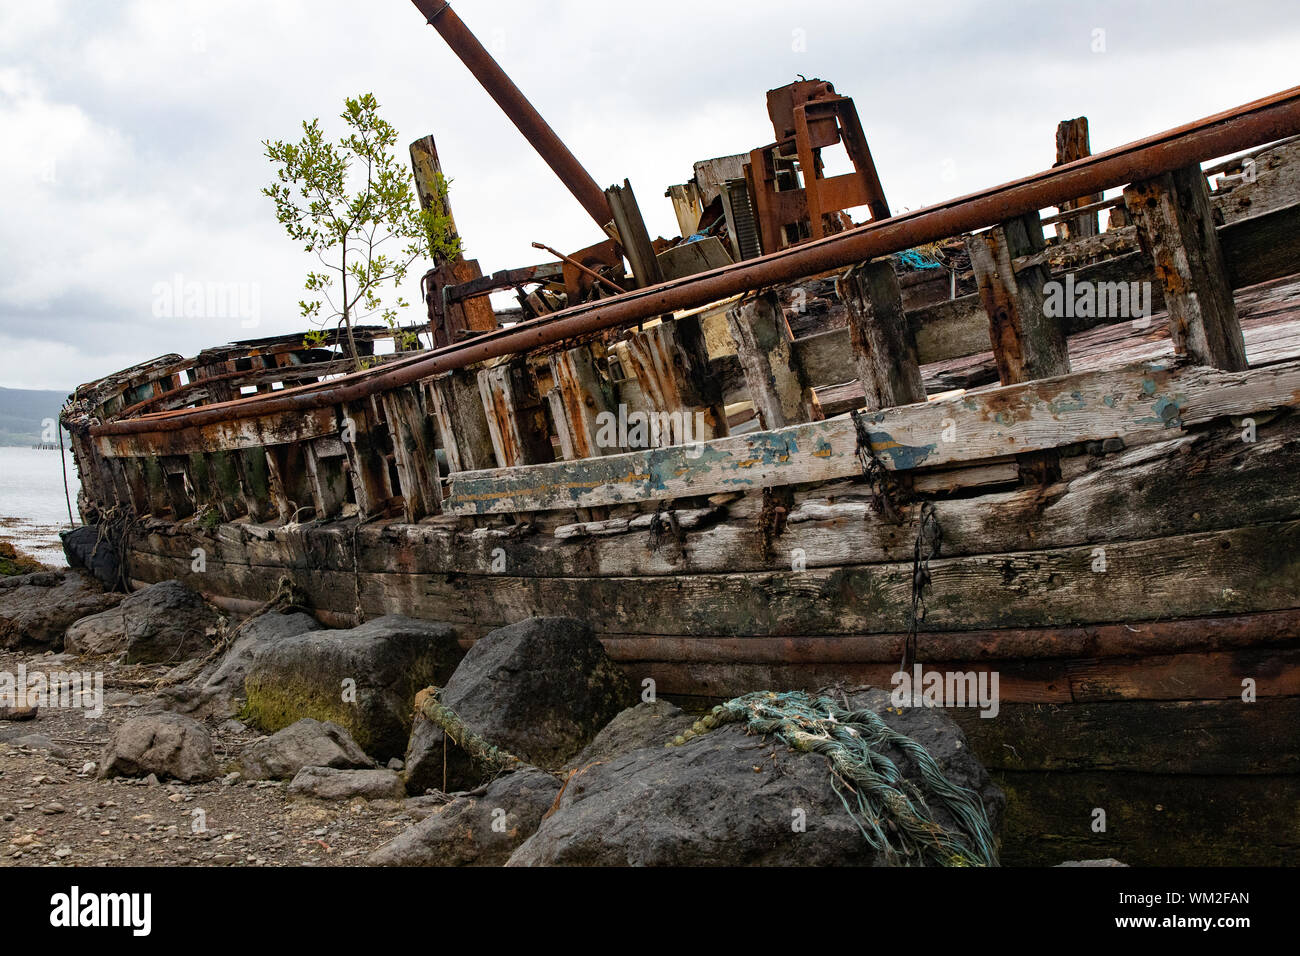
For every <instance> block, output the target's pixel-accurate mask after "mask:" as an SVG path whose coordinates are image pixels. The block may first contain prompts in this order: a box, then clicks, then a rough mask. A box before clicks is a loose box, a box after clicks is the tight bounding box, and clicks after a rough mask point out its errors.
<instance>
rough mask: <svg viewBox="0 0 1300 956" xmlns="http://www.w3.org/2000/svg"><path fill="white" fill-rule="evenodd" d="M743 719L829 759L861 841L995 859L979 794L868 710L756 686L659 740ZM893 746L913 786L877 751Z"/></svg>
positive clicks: (940, 859) (931, 859)
mask: <svg viewBox="0 0 1300 956" xmlns="http://www.w3.org/2000/svg"><path fill="white" fill-rule="evenodd" d="M731 723H744V724H745V725H746V729H747V730H748V732H750V733H758V734H772V735H773V736H775V737H776V738H777V739H778V740H780V741H782V742H783V743H785V744H786V745H787V746H788V747H790V748H792V749H794V750H797V751H799V752H801V753H816V754H821V755H822V756H824V757H826V758H827V760H829V761H830V764H831V786H832V788H833V789H834V790H835V793H836V795H837V796H838V797H839V798H840V802H841V803H843V804H844V809H845V810H847V811H848V812H849V815H850V816H851V817H852V818H853V821H854V823H855V824H857V827H858V829H859V830H860V831H861V832H862V835H863V837H865V838H866V840H867V843H868V844H869V845H870V846H871V847H872V848H873V849H874V850H877V851H879V852H883V853H886V854H891V855H897V856H899V857H901V858H902V859H903V861H904V862H905V863H908V864H920V865H927V864H937V865H940V866H997V865H998V860H997V850H996V844H995V840H994V837H993V831H992V827H991V826H990V825H989V820H988V815H987V814H986V813H985V810H984V804H983V802H982V801H981V800H980V798H979V795H978V794H977V793H975V792H974V791H972V790H970V789H968V788H965V787H960V786H957V785H956V784H954V783H952V782H951V781H949V780H948V778H947V777H945V776H944V774H943V771H942V770H940V769H939V765H938V764H937V763H935V760H934V758H933V757H931V756H930V753H929V751H927V750H926V749H925V748H924V747H923V746H921V745H920V744H918V743H917V742H916V741H915V740H913V739H912V738H910V737H908V736H906V735H904V734H901V733H899V732H898V731H896V730H894V729H893V728H892V727H890V726H889V725H888V724H886V723H885V721H884V720H883V719H882V718H881V717H880V715H879V714H877V713H876V712H875V711H873V710H869V709H862V710H850V709H848V707H847V706H841V705H840V704H837V703H836V702H835V701H834V700H832V699H831V698H829V697H813V696H810V695H808V694H805V693H803V692H801V691H790V692H787V693H775V692H773V691H759V692H757V693H752V694H745V695H744V696H742V697H737V698H735V699H733V700H729V701H727V702H726V703H725V704H719V705H718V706H717V707H714V708H713V711H712V713H711V714H709V715H708V716H706V717H704V718H703V719H702V720H699V721H696V723H695V725H694V726H693V727H692V728H691V729H690V730H687V731H686V732H685V733H683V734H682V735H681V736H679V737H677V738H675V739H674V740H673V741H672V742H670V743H669V744H668V745H667V746H670V747H671V746H681V745H682V744H684V743H686V742H687V741H688V740H690V739H692V738H693V737H696V736H698V735H700V734H703V733H706V732H708V731H709V730H712V729H713V728H715V727H718V726H721V725H723V724H731ZM887 746H894V747H896V748H897V749H898V750H900V751H902V752H903V754H905V755H906V756H907V757H909V758H910V759H911V760H912V761H913V763H915V765H916V768H917V771H918V772H919V774H920V777H921V787H920V788H918V787H917V786H915V785H914V784H912V783H911V782H910V781H909V780H907V779H906V778H905V777H904V776H903V774H902V772H901V771H900V770H899V769H898V766H897V765H896V764H895V763H894V762H893V761H892V760H890V759H889V757H888V756H886V755H885V753H884V748H885V747H887ZM928 801H929V802H933V803H934V804H935V805H937V806H939V807H942V808H943V809H944V810H946V811H947V812H948V814H949V815H950V816H951V817H952V819H953V820H955V821H956V824H957V830H956V832H952V831H950V830H948V829H946V828H945V827H943V826H942V825H941V824H939V823H938V822H937V821H936V820H935V819H934V817H933V815H932V814H931V811H930V806H929V802H928Z"/></svg>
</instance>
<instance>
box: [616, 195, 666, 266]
mask: <svg viewBox="0 0 1300 956" xmlns="http://www.w3.org/2000/svg"><path fill="white" fill-rule="evenodd" d="M605 198H606V199H608V200H609V208H610V211H611V212H612V213H613V215H614V227H615V228H616V229H617V231H618V241H619V244H620V245H621V246H622V247H623V253H624V255H626V256H627V261H628V263H629V264H630V265H631V266H632V275H633V277H635V279H636V284H637V287H638V288H644V287H646V286H650V285H657V284H658V283H660V282H663V281H664V274H663V271H662V270H661V269H660V267H659V259H658V257H657V256H655V251H654V247H653V246H651V244H650V234H649V233H648V232H646V227H645V220H644V219H643V218H642V217H641V207H640V206H638V205H637V201H636V194H635V193H634V192H632V184H631V183H630V182H628V181H627V180H626V179H625V180H623V185H622V186H610V187H609V188H608V189H606V190H605Z"/></svg>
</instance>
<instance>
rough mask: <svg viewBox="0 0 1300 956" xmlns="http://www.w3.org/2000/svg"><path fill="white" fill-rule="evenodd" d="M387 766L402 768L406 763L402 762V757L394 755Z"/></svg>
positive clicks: (392, 768)
mask: <svg viewBox="0 0 1300 956" xmlns="http://www.w3.org/2000/svg"><path fill="white" fill-rule="evenodd" d="M387 766H388V769H389V770H401V769H402V768H403V767H405V766H406V764H405V763H403V762H402V758H401V757H393V758H392V759H391V760H389V761H388V764H387Z"/></svg>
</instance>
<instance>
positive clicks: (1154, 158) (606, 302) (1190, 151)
mask: <svg viewBox="0 0 1300 956" xmlns="http://www.w3.org/2000/svg"><path fill="white" fill-rule="evenodd" d="M1297 133H1300V87H1292V88H1291V89H1289V90H1285V91H1283V92H1281V93H1275V94H1273V95H1272V96H1268V97H1265V98H1263V99H1259V100H1255V101H1254V102H1251V103H1247V104H1245V105H1244V106H1239V107H1237V108H1235V109H1232V110H1227V111H1225V112H1222V113H1217V114H1215V115H1213V116H1209V117H1207V118H1205V119H1202V120H1198V121H1196V122H1194V123H1189V124H1187V125H1185V126H1180V127H1177V128H1176V129H1172V130H1168V131H1166V132H1163V133H1158V134H1156V135H1154V136H1149V137H1147V138H1146V139H1142V140H1138V141H1137V142H1134V143H1130V144H1128V145H1126V146H1119V147H1116V148H1115V149H1111V150H1107V151H1106V152H1104V153H1095V154H1093V155H1092V156H1088V157H1085V158H1083V159H1078V160H1076V161H1074V162H1072V163H1068V164H1066V165H1064V166H1058V167H1055V168H1053V169H1049V170H1044V171H1043V172H1040V173H1036V174H1034V175H1032V176H1027V177H1025V178H1024V179H1019V180H1016V181H1014V182H1011V183H1006V184H1004V185H1001V186H994V187H992V188H989V189H984V190H981V191H980V192H976V193H971V194H970V195H968V196H962V197H960V198H958V199H953V200H949V201H948V202H945V203H940V204H938V205H935V206H928V207H925V208H923V209H918V210H916V211H914V212H910V213H904V214H902V215H898V216H894V217H893V218H891V219H885V220H880V221H873V222H870V223H867V224H866V225H863V226H859V227H857V228H856V229H851V230H848V231H846V232H842V233H838V234H836V235H834V236H829V237H827V238H825V239H820V240H817V241H814V242H809V243H805V244H803V245H799V246H794V247H791V248H789V249H784V250H782V251H780V252H775V253H771V254H768V255H765V256H761V257H759V258H757V259H748V260H745V261H743V262H739V263H736V264H734V265H732V266H729V267H725V268H722V269H714V270H712V271H710V272H702V273H699V274H697V275H692V276H688V277H685V278H683V279H677V280H673V281H671V282H664V283H661V284H659V285H656V286H651V287H649V288H646V289H638V290H636V291H635V292H627V293H624V294H623V295H621V296H615V297H613V298H609V299H603V300H600V301H599V302H595V303H589V304H584V305H579V306H574V307H571V308H569V309H565V310H564V311H562V312H557V313H554V314H552V315H548V316H545V317H543V318H540V319H534V320H531V321H528V322H523V323H520V324H519V325H516V326H513V327H511V328H509V329H502V330H500V331H497V332H488V333H485V334H483V335H480V336H477V337H475V338H474V339H472V340H470V341H468V342H464V343H461V344H457V345H449V346H446V347H444V348H441V349H435V350H433V351H431V352H428V353H425V354H423V355H420V356H416V357H412V358H410V359H405V360H402V361H399V362H393V363H390V364H388V365H386V366H384V367H382V368H379V369H373V370H369V371H366V372H357V373H354V374H352V375H348V376H345V377H343V378H340V379H336V380H335V381H332V382H329V383H326V384H323V385H307V386H302V387H300V388H296V389H292V390H288V389H286V390H285V391H282V392H278V393H275V394H273V395H262V396H250V397H249V398H247V399H244V400H242V401H240V402H230V403H225V404H223V405H207V406H204V407H202V408H196V409H185V410H177V411H173V412H163V413H157V414H155V415H152V416H149V417H145V418H136V419H130V420H125V421H114V422H109V423H106V424H103V425H100V426H96V427H95V428H92V434H97V435H99V434H107V435H111V434H133V433H140V432H149V431H172V430H176V429H180V428H186V427H190V426H197V425H204V424H208V423H211V422H216V421H223V420H227V419H230V418H232V417H244V416H252V415H264V414H270V413H275V412H279V411H292V410H298V409H308V408H318V407H321V406H322V405H327V404H331V403H336V402H341V401H355V400H357V399H359V398H362V397H364V396H367V395H371V394H374V393H375V392H380V391H384V390H386V389H390V388H395V387H398V386H401V385H406V384H409V383H410V382H413V381H417V380H419V379H422V378H428V377H429V376H431V375H435V374H437V373H439V372H445V371H448V370H451V369H456V368H463V367H465V366H467V365H472V364H474V363H476V362H482V361H485V360H487V359H491V358H496V357H499V356H502V355H510V354H513V353H518V352H525V351H529V350H531V349H535V348H539V347H542V346H547V345H553V344H555V343H557V342H562V341H564V340H565V339H570V338H574V337H576V336H581V335H585V334H588V333H591V332H597V331H601V330H604V329H610V328H614V327H616V326H627V325H631V324H634V323H636V322H640V321H644V320H645V319H649V318H652V317H654V316H657V315H661V314H663V313H665V312H674V311H678V310H682V309H692V308H699V307H700V306H704V305H707V304H709V303H710V302H716V301H719V300H721V299H725V298H727V297H728V296H732V295H737V294H739V293H743V292H748V291H751V290H754V289H760V288H763V287H765V286H769V285H774V284H777V283H781V282H790V281H793V280H795V279H800V278H803V277H805V276H810V275H817V274H819V273H823V272H828V271H831V270H833V269H842V268H844V267H846V266H850V265H854V264H856V263H859V262H865V261H866V260H868V259H872V258H875V257H877V256H883V255H888V254H890V253H894V252H898V251H900V250H902V249H908V248H911V247H913V246H916V245H919V244H922V243H926V242H934V241H937V240H939V239H946V238H949V237H951V236H956V235H961V234H962V233H966V232H971V231H974V230H977V229H982V228H984V227H986V226H992V225H995V224H997V223H999V222H1003V221H1005V220H1007V219H1010V218H1012V217H1013V216H1019V215H1023V214H1025V213H1028V212H1032V211H1035V210H1038V209H1043V208H1046V207H1048V206H1056V205H1057V204H1058V203H1061V202H1064V201H1066V200H1072V199H1077V198H1078V197H1079V196H1086V195H1089V194H1091V193H1095V192H1099V191H1101V190H1103V189H1109V188H1112V187H1115V186H1122V185H1126V184H1128V183H1132V182H1135V181H1139V180H1143V179H1149V178H1151V177H1152V176H1155V175H1159V174H1160V173H1164V172H1170V171H1172V170H1175V169H1180V168H1182V167H1183V166H1188V165H1191V164H1193V163H1199V162H1202V161H1204V160H1207V159H1213V158H1215V157H1218V156H1225V155H1227V154H1229V153H1233V152H1238V151H1241V150H1245V149H1249V148H1250V147H1252V146H1256V145H1259V144H1261V143H1268V142H1272V141H1274V140H1279V139H1283V138H1285V137H1287V136H1292V135H1295V134H1297Z"/></svg>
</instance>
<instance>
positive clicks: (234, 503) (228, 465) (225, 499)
mask: <svg viewBox="0 0 1300 956" xmlns="http://www.w3.org/2000/svg"><path fill="white" fill-rule="evenodd" d="M237 454H238V453H237V452H233V451H212V452H208V454H207V459H208V472H209V474H210V475H211V476H212V486H213V493H214V494H215V495H216V505H217V507H218V508H219V509H220V511H221V517H222V518H223V519H224V520H226V521H233V520H234V519H235V518H238V517H240V516H241V515H244V514H248V506H247V502H246V496H245V495H244V489H243V487H242V485H241V483H240V480H239V468H238V465H237V464H236V461H235V459H236V457H237Z"/></svg>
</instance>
